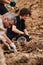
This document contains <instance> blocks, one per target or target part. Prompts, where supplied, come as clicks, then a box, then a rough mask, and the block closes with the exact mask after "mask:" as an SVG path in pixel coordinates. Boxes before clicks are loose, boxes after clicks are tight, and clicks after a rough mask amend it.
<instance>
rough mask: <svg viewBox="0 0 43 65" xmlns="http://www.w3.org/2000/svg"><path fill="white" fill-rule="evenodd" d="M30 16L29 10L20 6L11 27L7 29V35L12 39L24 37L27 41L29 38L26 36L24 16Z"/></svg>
mask: <svg viewBox="0 0 43 65" xmlns="http://www.w3.org/2000/svg"><path fill="white" fill-rule="evenodd" d="M29 16H31V12H30V10H28V9H27V8H22V9H21V10H20V12H19V15H18V16H16V21H15V22H14V25H13V26H12V27H11V28H8V29H7V36H8V37H9V38H10V39H11V40H12V39H13V38H16V40H17V39H18V38H19V37H20V36H24V37H26V39H27V41H30V40H31V38H29V36H28V32H27V29H26V26H25V22H26V18H27V17H29Z"/></svg>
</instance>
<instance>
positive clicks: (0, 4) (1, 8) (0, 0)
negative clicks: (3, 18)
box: [0, 0, 11, 15]
mask: <svg viewBox="0 0 43 65" xmlns="http://www.w3.org/2000/svg"><path fill="white" fill-rule="evenodd" d="M10 2H11V0H0V15H3V14H5V13H7V12H8V10H7V8H6V7H5V5H4V4H10Z"/></svg>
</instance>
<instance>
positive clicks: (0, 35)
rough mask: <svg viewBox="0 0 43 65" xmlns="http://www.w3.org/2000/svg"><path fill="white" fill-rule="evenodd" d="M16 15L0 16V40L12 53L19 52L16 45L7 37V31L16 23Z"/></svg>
mask: <svg viewBox="0 0 43 65" xmlns="http://www.w3.org/2000/svg"><path fill="white" fill-rule="evenodd" d="M14 18H15V16H14V14H13V13H10V12H8V13H6V14H4V15H3V16H0V40H2V41H3V43H4V44H5V45H6V46H7V47H8V49H9V50H10V51H12V50H13V51H15V52H16V51H17V50H16V46H15V45H14V43H13V42H12V41H11V40H10V39H9V38H8V37H7V36H6V29H7V28H10V27H11V26H12V25H13V23H14Z"/></svg>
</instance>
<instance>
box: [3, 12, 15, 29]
mask: <svg viewBox="0 0 43 65" xmlns="http://www.w3.org/2000/svg"><path fill="white" fill-rule="evenodd" d="M14 20H15V15H14V13H11V12H8V13H5V14H4V15H3V23H4V25H5V27H6V28H9V27H11V26H12V25H13V24H14Z"/></svg>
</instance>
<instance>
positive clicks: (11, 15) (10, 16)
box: [3, 12, 16, 20]
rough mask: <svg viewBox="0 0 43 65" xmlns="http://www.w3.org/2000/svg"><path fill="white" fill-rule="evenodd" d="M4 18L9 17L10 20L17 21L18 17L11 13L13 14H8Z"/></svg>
mask: <svg viewBox="0 0 43 65" xmlns="http://www.w3.org/2000/svg"><path fill="white" fill-rule="evenodd" d="M3 17H7V18H8V19H9V20H15V19H16V17H15V15H14V13H11V12H7V13H5V14H4V15H3Z"/></svg>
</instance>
